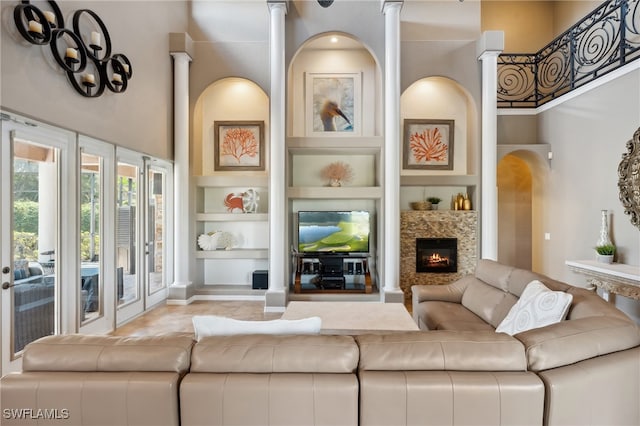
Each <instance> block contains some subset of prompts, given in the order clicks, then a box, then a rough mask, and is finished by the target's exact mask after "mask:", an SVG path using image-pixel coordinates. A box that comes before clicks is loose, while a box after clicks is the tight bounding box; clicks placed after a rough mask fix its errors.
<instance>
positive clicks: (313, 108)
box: [305, 73, 362, 136]
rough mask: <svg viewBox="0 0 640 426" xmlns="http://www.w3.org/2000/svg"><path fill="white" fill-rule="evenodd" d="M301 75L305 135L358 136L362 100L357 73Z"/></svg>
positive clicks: (358, 74) (359, 78)
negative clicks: (303, 78) (303, 91)
mask: <svg viewBox="0 0 640 426" xmlns="http://www.w3.org/2000/svg"><path fill="white" fill-rule="evenodd" d="M305 78H306V81H305V112H306V120H305V124H306V129H307V130H306V133H307V135H308V136H352V135H359V134H360V133H361V129H360V111H361V102H362V101H361V76H360V73H345V74H320V73H306V74H305Z"/></svg>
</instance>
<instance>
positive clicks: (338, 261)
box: [293, 253, 373, 294]
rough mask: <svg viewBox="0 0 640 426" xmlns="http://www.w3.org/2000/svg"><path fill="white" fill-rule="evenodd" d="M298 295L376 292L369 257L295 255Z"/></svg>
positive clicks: (296, 289) (295, 284)
mask: <svg viewBox="0 0 640 426" xmlns="http://www.w3.org/2000/svg"><path fill="white" fill-rule="evenodd" d="M294 257H295V258H296V273H295V279H294V284H293V291H294V293H327V292H328V293H366V294H369V293H372V292H373V287H372V284H371V273H370V271H369V267H368V264H367V257H368V255H366V254H363V255H353V254H351V255H343V254H334V253H328V254H313V255H311V254H301V253H295V254H294Z"/></svg>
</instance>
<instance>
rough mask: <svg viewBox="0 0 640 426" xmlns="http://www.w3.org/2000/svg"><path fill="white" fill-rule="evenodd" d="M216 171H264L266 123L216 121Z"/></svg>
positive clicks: (214, 135) (214, 132)
mask: <svg viewBox="0 0 640 426" xmlns="http://www.w3.org/2000/svg"><path fill="white" fill-rule="evenodd" d="M213 127H214V128H213V138H214V166H215V170H238V171H241V170H264V161H265V159H264V121H215V122H214V124H213Z"/></svg>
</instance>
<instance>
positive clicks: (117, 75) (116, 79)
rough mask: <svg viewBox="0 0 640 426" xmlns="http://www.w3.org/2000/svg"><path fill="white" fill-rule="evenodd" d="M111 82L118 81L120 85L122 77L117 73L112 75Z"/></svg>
mask: <svg viewBox="0 0 640 426" xmlns="http://www.w3.org/2000/svg"><path fill="white" fill-rule="evenodd" d="M113 81H119V82H120V83H122V76H121V75H120V74H118V73H117V72H114V73H113Z"/></svg>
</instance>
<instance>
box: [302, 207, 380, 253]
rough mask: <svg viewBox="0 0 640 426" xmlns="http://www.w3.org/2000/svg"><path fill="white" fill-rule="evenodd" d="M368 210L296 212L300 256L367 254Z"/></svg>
mask: <svg viewBox="0 0 640 426" xmlns="http://www.w3.org/2000/svg"><path fill="white" fill-rule="evenodd" d="M369 220H370V219H369V212H368V211H300V212H298V251H299V252H300V253H319V254H322V253H327V254H329V253H345V254H349V253H369V233H370V221H369Z"/></svg>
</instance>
